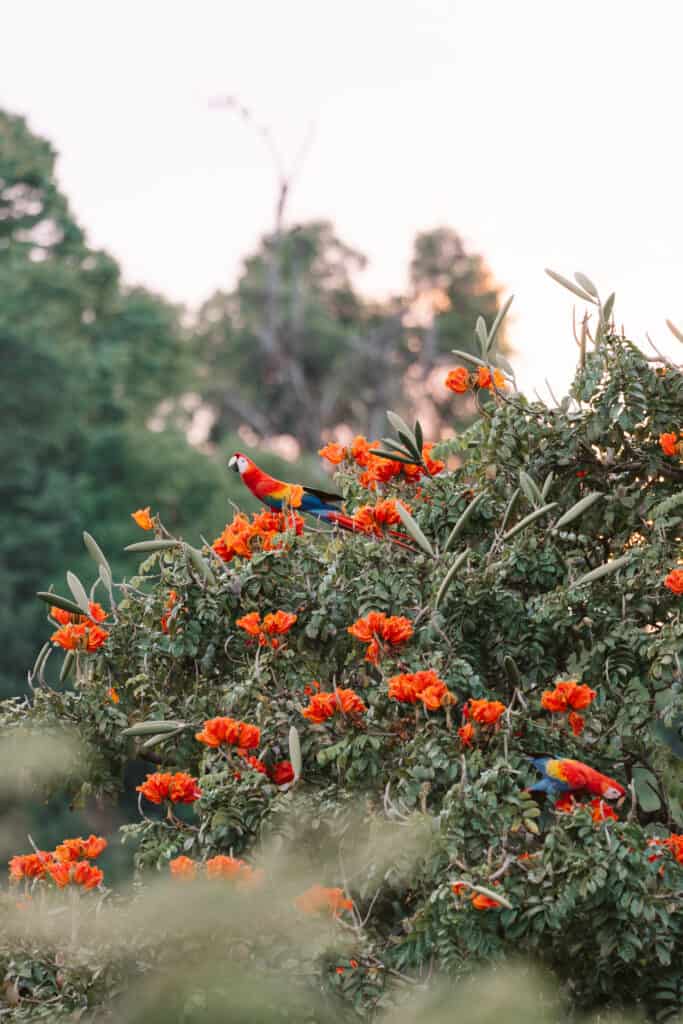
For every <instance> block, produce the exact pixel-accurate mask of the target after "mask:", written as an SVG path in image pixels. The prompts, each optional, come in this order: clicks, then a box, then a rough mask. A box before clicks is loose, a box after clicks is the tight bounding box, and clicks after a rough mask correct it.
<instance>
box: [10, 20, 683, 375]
mask: <svg viewBox="0 0 683 1024" xmlns="http://www.w3.org/2000/svg"><path fill="white" fill-rule="evenodd" d="M2 23H3V36H4V41H3V54H2V65H1V66H0V104H1V105H2V106H4V107H6V108H8V109H9V110H11V111H14V112H18V113H22V114H25V115H27V117H28V119H29V123H30V125H31V127H32V128H33V129H34V130H35V131H38V132H40V133H42V134H44V135H46V136H48V137H49V138H50V139H51V140H52V142H53V143H54V145H55V146H56V148H57V149H58V151H59V153H60V159H59V165H58V169H59V176H60V180H61V184H62V186H63V188H64V189H65V191H66V192H67V193H68V195H69V196H70V198H71V200H72V203H73V207H74V209H75V211H76V214H77V216H78V218H79V219H80V221H81V223H82V224H83V225H84V226H85V227H86V228H87V230H88V232H89V237H90V240H91V242H92V243H93V244H94V245H97V246H104V247H106V248H107V249H109V250H110V251H111V252H112V253H113V254H114V255H115V256H116V257H117V258H118V259H119V260H120V261H121V263H122V265H123V268H124V272H125V275H126V277H127V279H128V280H129V281H130V282H134V283H138V282H139V283H143V284H145V285H148V286H150V287H152V288H154V289H157V290H159V291H161V292H163V293H165V294H166V295H167V296H169V297H170V298H172V299H174V300H178V301H183V302H185V303H187V304H189V305H191V306H193V305H196V304H198V303H199V302H201V301H202V299H204V298H206V297H207V296H208V295H209V294H210V293H211V291H212V290H213V289H215V288H217V287H221V286H230V285H231V284H232V283H233V282H234V280H235V277H236V274H237V272H238V268H239V262H240V259H241V258H242V257H243V256H244V255H245V254H246V253H247V252H248V251H249V249H250V248H251V247H253V246H254V244H255V243H256V240H257V238H258V236H259V234H260V233H261V232H262V231H264V230H265V229H267V228H268V226H269V224H270V223H271V219H272V207H273V200H274V194H275V177H274V171H273V167H272V163H271V162H270V160H269V157H268V154H267V151H266V150H265V148H264V146H263V144H262V141H261V140H260V139H259V137H258V136H257V135H256V134H255V133H254V132H252V131H250V130H249V129H248V128H247V127H246V126H245V125H244V124H243V123H242V122H241V121H240V120H239V119H238V118H236V117H235V116H234V115H231V114H229V113H227V112H224V111H217V110H212V109H210V106H209V101H210V99H211V98H212V97H216V96H221V95H223V96H225V95H234V96H237V97H239V98H240V100H241V101H242V102H243V103H245V104H246V105H247V106H249V107H251V108H252V109H253V110H254V111H255V112H256V113H257V114H258V118H259V119H260V121H262V122H263V123H266V124H268V125H269V126H271V128H272V131H273V134H274V136H275V138H276V140H277V145H278V147H279V149H280V151H281V152H282V154H283V156H284V158H285V160H286V161H291V160H293V159H294V157H295V156H296V153H297V152H298V150H299V148H300V146H301V144H302V142H303V140H304V138H305V137H306V134H307V132H308V130H309V127H310V126H311V125H313V126H314V137H313V142H312V146H311V148H310V150H309V152H308V155H307V156H306V159H305V161H304V164H303V167H302V170H301V174H300V176H299V178H298V181H297V183H296V187H295V190H294V192H293V195H292V201H291V206H290V217H291V218H292V219H295V220H302V219H307V218H312V217H325V218H330V219H332V220H333V221H334V223H335V224H336V226H337V229H338V232H339V234H340V236H341V237H342V238H343V239H344V240H345V241H346V242H348V243H349V244H351V245H352V246H355V247H357V248H358V249H360V250H361V251H362V252H364V253H365V254H366V255H367V256H368V257H369V260H370V263H369V267H368V269H367V271H366V272H365V273H364V274H363V276H362V278H361V279H360V280H359V284H360V286H361V287H362V288H363V290H364V291H365V292H367V293H369V294H376V295H381V294H385V293H387V292H391V291H392V290H396V291H397V290H401V289H403V288H404V287H405V284H406V277H407V264H408V260H409V256H410V251H411V243H412V239H413V237H414V235H415V234H416V232H417V231H419V230H421V229H425V228H429V227H433V226H436V225H439V224H444V223H446V224H450V225H452V226H453V227H455V228H457V229H458V230H459V231H460V232H461V233H462V234H463V235H464V236H465V238H466V239H467V240H468V242H469V243H470V245H471V246H472V247H473V248H475V249H477V250H479V251H481V252H482V253H483V254H484V256H485V257H486V259H487V261H488V263H489V264H490V266H491V268H492V270H493V272H494V275H495V277H496V278H497V279H498V281H499V282H500V283H501V285H503V287H504V288H505V291H506V293H510V292H514V294H515V303H514V307H513V309H514V314H515V316H514V320H513V323H512V329H511V336H512V340H513V343H514V345H515V347H516V349H517V353H518V355H517V357H516V359H515V364H516V366H517V368H518V371H519V375H520V379H521V381H522V384H523V386H524V388H525V390H527V391H530V389H531V387H532V386H536V387H539V388H542V387H543V383H542V382H543V378H544V377H545V376H548V377H549V378H550V380H551V382H553V384H554V385H555V386H556V387H558V388H560V389H561V388H562V386H563V385H566V383H567V379H568V375H569V373H570V370H571V368H572V367H573V365H574V361H575V353H576V349H575V346H574V343H573V341H572V339H571V334H570V318H571V305H572V297H571V296H570V295H569V293H567V292H564V291H563V290H562V289H560V288H559V287H558V286H556V285H554V284H553V283H552V282H551V281H550V280H549V279H548V278H547V277H546V276H545V275H544V274H543V268H544V267H545V266H550V267H553V268H554V269H556V270H559V271H560V272H563V273H565V274H571V272H572V271H574V270H582V271H583V272H584V273H587V274H588V275H589V276H591V277H592V278H593V280H594V281H595V282H596V284H597V285H598V286H599V288H600V289H601V291H604V294H607V293H608V292H609V291H610V290H613V289H614V290H616V292H617V302H616V313H617V317H618V319H619V320H622V319H623V321H624V322H625V324H626V326H627V328H628V330H629V331H630V334H631V336H632V337H633V338H634V340H637V341H639V342H641V341H643V339H644V333H645V331H646V330H649V331H650V333H651V334H652V336H653V337H654V339H655V340H656V341H658V342H661V343H662V346H663V347H665V348H666V349H667V351H669V352H670V353H673V354H674V355H676V356H677V357H678V359H679V360H680V359H681V358H683V346H680V345H678V343H677V342H675V341H671V342H670V341H668V339H667V336H668V332H667V330H666V328H665V326H664V318H665V317H669V318H670V319H672V320H674V321H675V322H677V323H678V324H679V325H680V326H681V327H683V289H682V287H681V286H682V284H683V279H682V278H683V274H682V272H683V255H682V253H683V203H682V174H681V156H682V152H683V144H682V142H681V120H682V119H681V109H682V104H681V99H682V86H681V74H680V46H681V38H682V34H683V5H681V4H680V3H678V2H676V0H649V2H648V3H644V2H642V0H597V2H596V0H573V2H572V3H571V4H569V3H562V4H560V3H548V2H542V0H467V2H463V0H391V2H390V0H344V2H339V0H289V2H285V0H249V2H244V3H238V2H235V0H220V2H219V0H192V2H191V3H190V2H188V0H182V2H179V0H165V2H164V3H161V2H158V0H146V2H145V3H140V0H136V2H132V0H117V2H116V3H111V2H107V0H99V2H97V3H93V2H92V0H89V2H85V0H68V2H65V3H55V2H54V0H37V2H36V0H34V2H33V3H31V4H11V5H10V6H9V7H7V8H6V9H5V10H4V11H3V19H2ZM668 337H670V336H668Z"/></svg>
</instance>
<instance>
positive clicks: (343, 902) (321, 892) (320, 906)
mask: <svg viewBox="0 0 683 1024" xmlns="http://www.w3.org/2000/svg"><path fill="white" fill-rule="evenodd" d="M295 903H296V906H297V909H298V910H301V911H302V912H303V913H304V914H320V913H324V912H326V913H329V914H332V916H333V917H338V916H339V914H340V913H341V911H342V910H353V901H352V900H348V899H345V898H344V890H343V889H327V888H326V887H325V886H324V885H312V886H311V888H310V889H307V890H306V892H304V893H302V894H301V896H299V897H297V899H296V901H295Z"/></svg>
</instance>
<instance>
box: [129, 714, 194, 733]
mask: <svg viewBox="0 0 683 1024" xmlns="http://www.w3.org/2000/svg"><path fill="white" fill-rule="evenodd" d="M186 725H187V723H186V722H178V721H166V720H164V719H163V718H157V719H150V720H149V721H148V722H138V723H137V725H131V726H129V727H128V728H127V729H124V730H123V731H122V733H121V735H122V736H153V735H154V734H156V733H159V735H161V734H162V733H163V734H164V735H167V734H168V733H171V732H176V731H177V730H179V729H184V728H185V727H186Z"/></svg>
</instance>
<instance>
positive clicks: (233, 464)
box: [228, 455, 240, 473]
mask: <svg viewBox="0 0 683 1024" xmlns="http://www.w3.org/2000/svg"><path fill="white" fill-rule="evenodd" d="M228 468H229V469H232V470H234V471H235V473H239V471H240V467H239V466H238V465H237V456H236V455H233V456H232V458H231V459H230V461H229V462H228Z"/></svg>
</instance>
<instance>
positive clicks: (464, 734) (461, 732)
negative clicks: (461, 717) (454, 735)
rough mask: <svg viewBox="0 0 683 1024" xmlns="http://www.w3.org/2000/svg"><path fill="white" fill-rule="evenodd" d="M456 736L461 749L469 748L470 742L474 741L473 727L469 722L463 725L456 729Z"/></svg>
mask: <svg viewBox="0 0 683 1024" xmlns="http://www.w3.org/2000/svg"><path fill="white" fill-rule="evenodd" d="M458 736H459V737H460V742H461V743H462V745H463V747H471V746H472V741H473V740H474V726H473V725H472V723H471V722H467V723H466V724H465V725H463V726H461V727H460V728H459V729H458Z"/></svg>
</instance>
